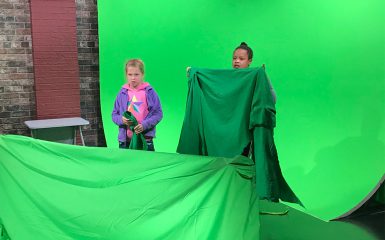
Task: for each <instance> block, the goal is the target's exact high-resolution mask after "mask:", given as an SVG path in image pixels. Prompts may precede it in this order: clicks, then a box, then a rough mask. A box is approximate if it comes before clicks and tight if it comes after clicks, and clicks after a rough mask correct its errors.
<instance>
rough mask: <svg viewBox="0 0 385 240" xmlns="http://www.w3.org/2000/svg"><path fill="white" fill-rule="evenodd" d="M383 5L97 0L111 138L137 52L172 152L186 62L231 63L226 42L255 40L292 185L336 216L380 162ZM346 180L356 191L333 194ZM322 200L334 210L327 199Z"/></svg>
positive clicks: (383, 157) (111, 141)
mask: <svg viewBox="0 0 385 240" xmlns="http://www.w3.org/2000/svg"><path fill="white" fill-rule="evenodd" d="M384 5H385V3H384V2H383V1H382V0H366V1H364V0H357V1H348V0H339V1H334V0H333V1H332V0H322V1H321V0H317V1H305V0H293V1H283V0H278V1H267V0H244V1H238V2H234V1H228V0H212V1H204V0H195V1H188V2H186V1H175V0H174V1H171V0H164V1H148V0H143V1H126V0H117V1H107V0H99V1H98V13H99V40H100V42H99V46H100V90H101V105H102V115H103V126H104V130H105V136H106V139H107V142H108V146H109V147H117V140H116V139H117V127H116V126H115V125H114V124H113V122H112V121H111V111H112V107H113V102H114V99H115V96H116V94H117V93H118V91H119V89H120V87H121V86H122V84H124V83H125V81H126V80H125V78H124V63H125V62H126V60H127V59H130V58H142V59H143V60H144V62H145V64H146V76H145V79H146V80H147V81H149V82H150V83H151V85H152V86H154V88H155V89H156V91H157V92H158V94H159V96H160V99H161V102H162V106H163V111H164V119H163V120H162V122H161V123H160V124H159V125H158V127H157V139H156V141H155V147H156V149H157V151H161V152H175V149H176V146H177V142H178V140H179V133H180V129H181V126H182V122H183V117H184V110H185V100H186V94H187V79H186V76H185V75H186V72H185V69H186V67H187V66H198V67H207V68H230V67H231V58H232V52H233V49H234V48H235V47H236V46H237V45H239V43H240V42H242V41H245V42H247V43H248V44H249V45H250V46H251V47H252V48H253V50H254V54H255V56H254V61H253V64H252V66H255V67H257V66H260V65H261V64H262V63H265V64H266V70H267V72H268V74H269V76H270V78H271V80H272V83H273V85H274V88H275V90H276V92H277V100H278V102H277V113H278V114H277V128H276V131H275V140H276V144H277V148H278V153H279V157H280V161H281V165H282V168H283V172H284V174H285V176H286V178H287V180H288V182H289V184H290V185H291V186H292V187H293V189H294V190H295V191H296V192H297V193H298V195H299V196H300V197H301V198H302V199H303V202H304V203H305V205H307V207H308V210H309V211H310V212H311V213H312V214H314V215H317V216H319V217H321V218H323V219H331V218H333V217H337V216H340V215H341V214H342V213H343V212H346V211H347V210H348V209H351V208H352V207H353V206H355V205H356V204H357V201H359V199H362V197H364V196H366V195H367V194H368V192H370V190H371V189H373V187H374V186H375V185H376V184H377V183H378V181H379V179H380V178H381V177H382V175H383V174H384V172H385V169H384V168H385V167H384V165H385V152H384V151H385V150H384V149H385V144H384V138H385V136H384V135H385V134H384V132H385V128H384V123H385V90H384V89H385V77H384V68H385V61H384V55H385V41H384V36H385V32H384V30H385V26H384V25H385V19H384V15H385V14H384V9H385V6H384ZM305 183H306V184H305ZM344 189H345V191H347V192H348V193H350V192H354V194H353V195H354V196H350V195H349V196H345V197H341V199H340V198H338V199H336V197H335V195H333V194H334V193H337V192H340V191H342V192H343V191H344ZM348 193H347V194H348ZM346 199H348V200H346ZM346 201H348V203H347V202H346ZM329 203H330V204H331V205H333V206H330V207H329V209H331V210H330V212H328V211H329V210H327V211H325V209H324V206H325V205H328V204H329ZM336 204H337V205H338V204H339V205H338V206H335V205H336ZM321 215H322V216H321Z"/></svg>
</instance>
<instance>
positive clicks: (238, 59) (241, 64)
mask: <svg viewBox="0 0 385 240" xmlns="http://www.w3.org/2000/svg"><path fill="white" fill-rule="evenodd" d="M250 63H251V59H249V57H248V56H247V51H246V50H245V49H241V48H238V49H237V50H235V51H234V53H233V68H248V67H249V65H250Z"/></svg>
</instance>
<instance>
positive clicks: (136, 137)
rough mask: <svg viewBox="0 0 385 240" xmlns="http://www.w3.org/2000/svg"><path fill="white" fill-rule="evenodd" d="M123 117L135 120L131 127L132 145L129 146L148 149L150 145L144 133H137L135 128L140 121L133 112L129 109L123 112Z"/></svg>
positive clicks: (130, 147)
mask: <svg viewBox="0 0 385 240" xmlns="http://www.w3.org/2000/svg"><path fill="white" fill-rule="evenodd" d="M123 117H125V118H127V119H128V120H130V121H132V122H133V124H131V126H130V129H131V131H132V138H131V141H130V146H128V148H129V149H137V150H147V148H148V146H147V142H146V139H145V138H144V135H143V133H139V134H136V133H135V130H134V128H135V127H136V126H137V125H138V121H137V120H136V118H135V117H134V115H132V113H131V112H129V111H125V112H124V113H123Z"/></svg>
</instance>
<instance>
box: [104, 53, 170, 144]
mask: <svg viewBox="0 0 385 240" xmlns="http://www.w3.org/2000/svg"><path fill="white" fill-rule="evenodd" d="M125 70H126V78H127V83H126V84H124V85H123V86H122V88H121V90H120V91H119V93H118V95H117V97H116V100H115V104H114V109H113V111H112V121H113V122H114V123H115V124H116V125H118V126H119V135H118V141H119V147H120V148H131V149H140V150H148V151H154V150H155V148H154V143H153V138H154V137H155V126H156V125H157V124H158V123H159V122H160V120H161V119H162V117H163V112H162V107H161V105H160V100H159V97H158V94H157V93H156V92H155V90H154V89H153V88H152V87H151V85H150V84H149V83H147V82H144V81H143V80H144V64H143V61H142V60H140V59H131V60H129V61H128V62H127V63H126V67H125ZM135 120H136V121H135ZM141 139H143V141H142V140H141Z"/></svg>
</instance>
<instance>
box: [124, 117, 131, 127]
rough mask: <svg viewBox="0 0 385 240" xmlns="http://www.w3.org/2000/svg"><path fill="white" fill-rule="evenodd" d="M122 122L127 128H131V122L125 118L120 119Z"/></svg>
mask: <svg viewBox="0 0 385 240" xmlns="http://www.w3.org/2000/svg"><path fill="white" fill-rule="evenodd" d="M122 121H123V124H124V125H127V126H131V124H132V121H130V120H128V119H127V118H125V117H122Z"/></svg>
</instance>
